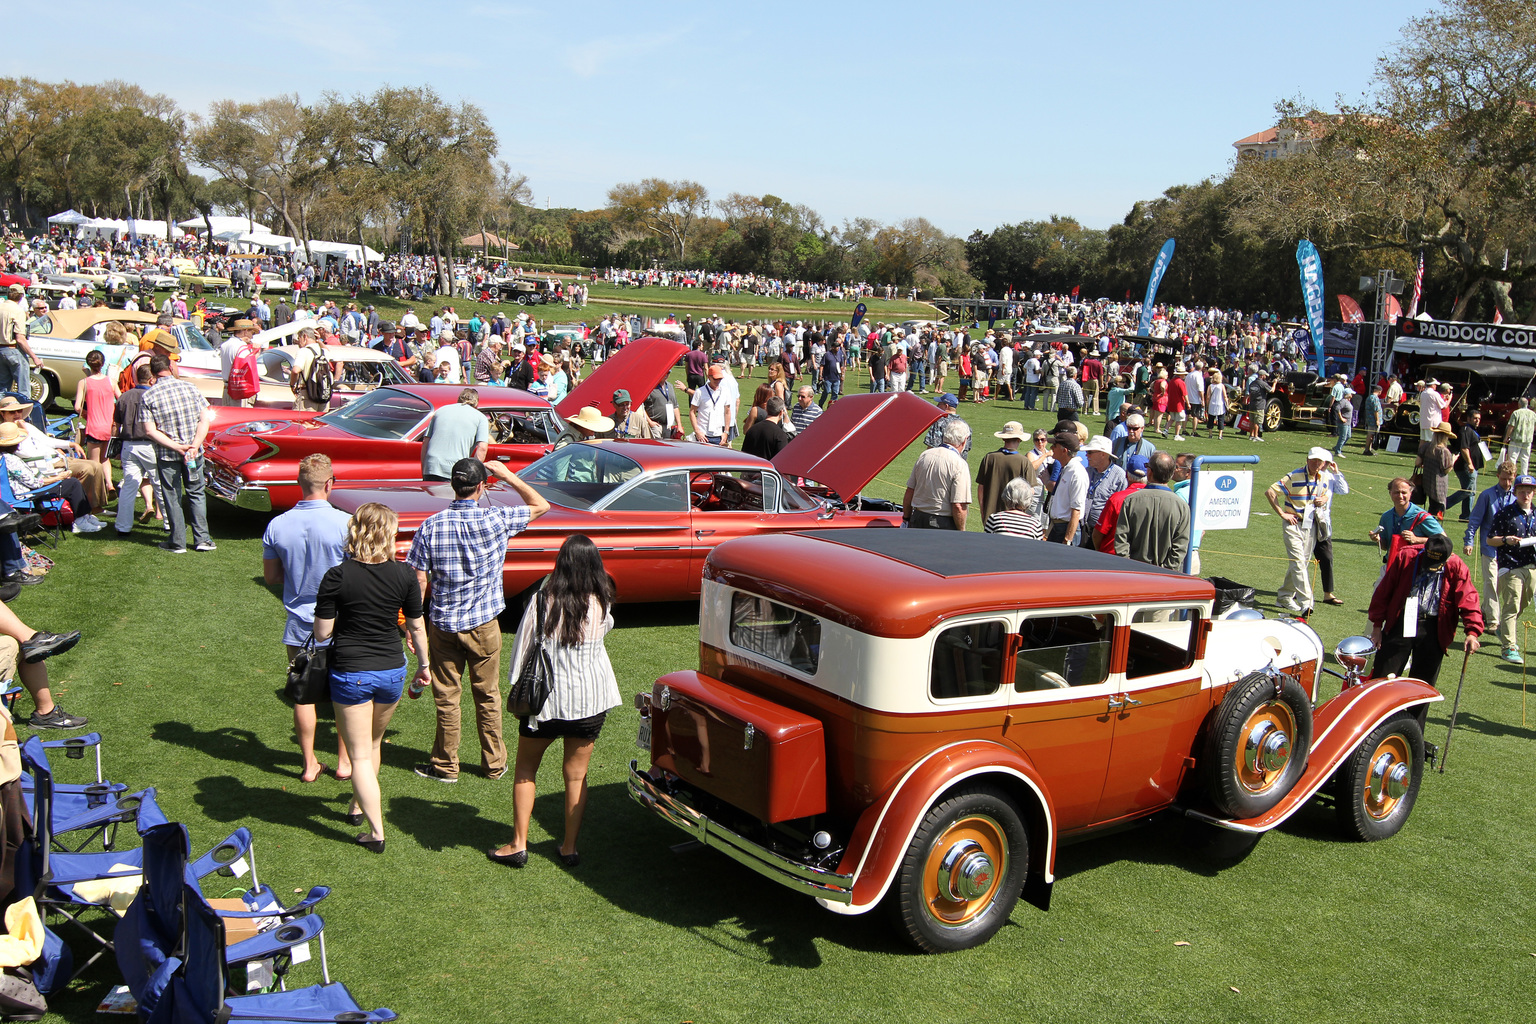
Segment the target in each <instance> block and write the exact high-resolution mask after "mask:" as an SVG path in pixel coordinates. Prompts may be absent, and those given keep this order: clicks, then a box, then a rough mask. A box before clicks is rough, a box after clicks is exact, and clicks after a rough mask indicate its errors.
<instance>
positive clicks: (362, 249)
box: [309, 241, 384, 263]
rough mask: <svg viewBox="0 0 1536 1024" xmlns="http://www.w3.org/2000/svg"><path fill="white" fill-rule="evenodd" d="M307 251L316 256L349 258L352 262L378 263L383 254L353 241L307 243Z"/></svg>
mask: <svg viewBox="0 0 1536 1024" xmlns="http://www.w3.org/2000/svg"><path fill="white" fill-rule="evenodd" d="M309 251H310V252H311V253H312V254H313V255H316V256H340V257H341V258H342V259H345V260H351V261H352V262H353V263H362V262H363V261H364V260H366V261H367V262H369V263H378V262H380V261H382V260H383V259H384V256H383V255H382V254H381V253H379V252H377V251H376V250H374V249H371V248H369V247H368V246H366V245H358V244H357V243H355V242H321V241H312V242H310V243H309Z"/></svg>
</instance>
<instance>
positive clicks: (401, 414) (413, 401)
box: [319, 388, 432, 441]
mask: <svg viewBox="0 0 1536 1024" xmlns="http://www.w3.org/2000/svg"><path fill="white" fill-rule="evenodd" d="M431 411H432V404H431V403H430V402H428V401H427V400H426V399H423V398H418V397H416V396H415V395H411V394H407V393H406V392H404V391H395V390H394V389H392V388H380V389H379V390H377V391H370V392H368V394H366V395H364V396H362V397H361V398H359V399H356V400H355V401H352V402H349V403H347V404H346V405H344V406H342V407H341V408H339V409H334V410H332V411H331V412H328V413H326V414H325V415H324V416H321V417H319V420H320V422H321V423H328V424H330V425H331V426H333V427H339V428H340V429H342V430H345V431H346V432H347V433H349V434H356V435H357V436H358V437H373V438H379V439H381V440H386V441H399V440H401V439H402V438H404V437H405V436H406V435H407V434H409V433H410V432H411V430H412V428H414V427H415V426H416V424H418V423H420V422H421V421H422V418H423V417H425V416H426V415H427V414H428V413H430V412H431Z"/></svg>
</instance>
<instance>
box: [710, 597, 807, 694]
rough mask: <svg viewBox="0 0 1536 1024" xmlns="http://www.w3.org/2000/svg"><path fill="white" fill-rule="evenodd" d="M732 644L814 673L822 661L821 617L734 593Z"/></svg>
mask: <svg viewBox="0 0 1536 1024" xmlns="http://www.w3.org/2000/svg"><path fill="white" fill-rule="evenodd" d="M731 643H732V644H734V645H735V646H737V647H740V648H741V649H742V650H744V651H751V652H752V653H753V654H761V655H762V656H763V657H765V658H768V659H771V660H773V661H776V662H778V663H779V664H781V665H788V666H789V667H790V668H792V669H795V670H796V671H799V672H804V673H805V674H806V675H808V676H813V675H815V674H816V666H817V665H818V664H819V663H820V661H821V620H820V619H818V618H817V617H816V616H814V615H810V614H807V613H806V612H802V611H799V610H797V609H795V608H790V607H789V606H788V605H782V604H778V603H776V602H774V601H770V600H768V599H767V598H766V597H757V596H756V595H753V594H734V595H732V597H731Z"/></svg>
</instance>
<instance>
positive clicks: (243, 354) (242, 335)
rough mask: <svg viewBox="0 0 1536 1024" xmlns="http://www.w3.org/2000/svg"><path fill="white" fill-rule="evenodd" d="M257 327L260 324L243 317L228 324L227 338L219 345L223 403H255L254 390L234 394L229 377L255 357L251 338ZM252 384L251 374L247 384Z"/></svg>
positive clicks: (234, 404)
mask: <svg viewBox="0 0 1536 1024" xmlns="http://www.w3.org/2000/svg"><path fill="white" fill-rule="evenodd" d="M259 329H260V325H259V324H257V323H255V322H253V321H251V320H247V319H244V318H241V319H239V320H236V321H235V322H234V323H232V324H230V325H229V334H230V337H229V339H228V340H227V341H225V342H224V343H223V344H221V345H220V346H219V367H220V376H221V377H222V378H223V380H224V404H225V405H232V406H245V407H247V408H249V407H251V406H254V405H255V404H256V395H255V393H254V392H252V393H251V394H240V395H236V394H235V392H234V391H232V390H231V383H230V377H231V375H232V374H234V373H235V370H236V368H237V367H241V368H242V369H248V368H249V366H250V364H251V361H253V360H254V359H255V358H256V348H255V346H254V345H253V344H252V342H251V339H252V338H254V337H256V332H257V331H258V330H259ZM254 385H255V380H254V375H253V379H252V380H250V381H249V382H248V384H247V386H254ZM235 386H236V387H238V386H239V383H238V382H237V383H236V384H235Z"/></svg>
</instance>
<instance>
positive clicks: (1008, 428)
mask: <svg viewBox="0 0 1536 1024" xmlns="http://www.w3.org/2000/svg"><path fill="white" fill-rule="evenodd" d="M992 436H993V437H1000V438H1002V439H1003V440H1005V441H1022V440H1024V439H1025V438H1027V437H1029V435H1028V434H1026V433H1024V424H1022V423H1020V422H1019V421H1018V420H1009V421H1008V422H1007V423H1004V424H1003V429H1002V430H994V431H993V432H992Z"/></svg>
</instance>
